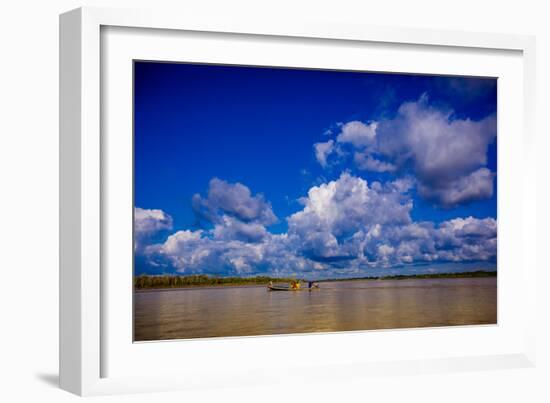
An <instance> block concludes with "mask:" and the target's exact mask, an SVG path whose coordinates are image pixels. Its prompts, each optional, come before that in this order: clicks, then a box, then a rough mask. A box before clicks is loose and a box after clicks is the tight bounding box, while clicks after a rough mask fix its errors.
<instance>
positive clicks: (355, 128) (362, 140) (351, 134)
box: [336, 120, 378, 148]
mask: <svg viewBox="0 0 550 403" xmlns="http://www.w3.org/2000/svg"><path fill="white" fill-rule="evenodd" d="M377 126H378V123H377V122H371V123H368V124H365V123H363V122H359V121H356V120H354V121H351V122H348V123H346V124H345V125H343V126H342V129H341V132H340V134H339V135H338V137H337V138H336V140H337V141H338V142H339V143H350V144H353V145H354V146H355V147H356V148H362V147H368V146H370V145H372V144H374V141H375V140H376V127H377Z"/></svg>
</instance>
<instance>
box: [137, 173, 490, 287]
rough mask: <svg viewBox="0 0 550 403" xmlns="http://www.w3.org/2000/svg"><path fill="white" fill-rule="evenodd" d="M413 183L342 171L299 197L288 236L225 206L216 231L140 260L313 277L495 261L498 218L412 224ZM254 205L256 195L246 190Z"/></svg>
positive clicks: (175, 237) (199, 269) (184, 237)
mask: <svg viewBox="0 0 550 403" xmlns="http://www.w3.org/2000/svg"><path fill="white" fill-rule="evenodd" d="M413 184H414V181H413V180H411V179H410V178H401V179H398V180H395V181H393V182H387V183H385V184H381V183H379V182H372V183H371V184H369V183H367V181H366V180H364V179H362V178H359V177H356V176H353V175H351V174H350V173H347V172H344V173H343V174H342V175H341V176H340V177H339V178H338V179H337V180H334V181H331V182H328V183H325V184H321V185H319V186H314V187H312V188H311V189H310V190H309V192H308V194H307V196H306V197H304V198H302V199H301V202H302V204H303V208H302V210H300V211H298V212H296V213H294V214H292V215H291V216H289V217H288V218H287V221H288V232H287V233H284V234H272V233H269V232H268V231H267V230H266V228H265V226H264V225H263V224H261V221H262V218H261V217H264V216H265V214H261V213H258V212H256V213H255V214H248V215H247V216H246V217H247V218H248V219H249V221H243V220H241V219H239V218H237V214H236V213H235V211H236V210H237V209H234V208H232V209H230V208H229V205H226V204H224V208H223V209H222V208H221V207H218V209H220V210H222V211H223V212H219V213H218V214H219V217H217V218H216V219H215V224H214V225H213V227H212V228H211V229H208V230H196V231H191V230H184V231H177V232H175V233H174V234H172V235H170V236H169V237H168V238H167V239H166V241H164V242H162V243H159V244H154V245H150V246H148V247H147V248H145V249H144V251H143V255H144V256H145V258H146V259H148V261H149V262H150V263H151V265H153V266H165V267H171V268H173V270H176V271H178V272H180V273H186V274H189V273H207V274H216V275H219V274H223V275H257V274H270V275H276V276H288V275H297V276H304V277H308V276H311V277H313V278H318V277H322V276H324V277H331V276H344V275H368V272H365V270H366V269H371V268H390V267H395V266H398V265H405V264H410V263H418V262H479V261H487V262H494V261H496V236H497V224H496V220H494V219H492V218H486V219H477V218H473V217H467V218H455V219H452V220H448V221H444V222H442V223H439V224H435V223H433V222H429V221H422V222H414V221H413V220H412V219H411V215H410V212H411V210H412V198H411V196H410V194H409V190H410V189H411V187H412V186H413ZM226 185H229V184H227V183H225V185H224V186H226ZM229 186H230V187H231V189H234V188H233V187H234V186H235V185H229ZM241 186H243V185H241ZM243 187H244V186H243ZM245 188H246V187H245ZM246 189H248V188H246ZM249 199H255V197H253V196H251V194H250V192H249V191H248V198H245V200H249ZM201 200H202V199H201ZM206 200H207V202H208V204H209V207H212V206H211V205H210V203H213V200H217V199H215V198H212V199H211V198H210V193H209V197H208V198H207V199H206ZM261 200H262V202H263V203H265V205H267V204H266V203H267V202H265V200H263V199H261ZM231 206H232V205H231ZM229 211H231V212H232V215H229V214H226V213H227V212H229ZM238 211H241V210H238ZM245 211H247V212H249V211H250V210H249V209H246V210H245ZM251 217H254V218H255V219H256V221H250V219H251Z"/></svg>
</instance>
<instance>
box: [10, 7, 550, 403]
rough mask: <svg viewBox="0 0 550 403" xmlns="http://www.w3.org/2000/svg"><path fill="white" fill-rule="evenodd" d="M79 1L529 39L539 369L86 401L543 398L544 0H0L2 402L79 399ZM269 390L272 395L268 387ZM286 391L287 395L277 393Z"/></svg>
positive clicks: (548, 41) (547, 51) (548, 44)
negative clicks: (71, 115)
mask: <svg viewBox="0 0 550 403" xmlns="http://www.w3.org/2000/svg"><path fill="white" fill-rule="evenodd" d="M81 5H98V6H109V7H147V8H150V7H171V8H175V9H178V12H182V13H200V14H208V13H213V14H216V15H223V16H227V18H231V15H236V14H243V13H245V14H248V15H249V16H250V18H255V17H256V16H259V15H269V16H271V18H273V19H281V20H282V19H285V18H288V16H289V15H292V16H293V18H315V19H322V20H332V21H344V22H345V21H349V22H353V23H365V24H371V25H389V26H406V27H425V28H451V29H464V30H470V31H488V32H506V33H522V34H534V35H537V40H538V43H537V48H538V55H537V56H538V60H537V65H538V79H539V81H538V84H539V85H538V94H537V105H538V150H539V167H540V169H539V199H538V203H539V204H538V205H539V211H538V217H539V221H540V227H539V231H538V240H537V241H538V243H539V259H540V263H539V266H540V269H541V271H542V272H541V274H540V278H539V284H540V292H539V302H540V304H539V305H540V307H539V313H538V314H539V317H540V320H541V323H540V329H539V338H538V339H539V343H538V357H539V364H538V366H537V368H535V369H527V370H501V371H486V372H478V373H459V374H451V375H449V374H446V375H418V376H402V377H397V378H388V377H384V376H380V377H372V378H368V379H354V380H350V382H349V383H346V384H332V385H326V384H325V385H323V384H320V385H308V386H306V387H304V386H302V385H301V384H300V380H299V379H297V380H296V384H295V385H289V387H290V388H291V389H292V395H289V392H290V390H278V391H271V390H269V389H268V388H263V387H262V388H256V389H227V390H213V391H208V392H192V393H190V392H186V393H183V392H180V393H163V394H156V395H134V396H125V397H121V396H113V397H100V398H93V400H98V401H116V402H119V401H124V402H156V401H170V402H171V401H174V402H176V401H177V402H181V401H184V400H185V401H187V402H195V401H196V402H202V401H207V402H217V401H220V400H224V401H226V402H232V401H239V402H256V401H260V400H261V401H267V402H275V401H279V400H280V398H281V397H282V398H284V399H287V400H290V401H300V400H315V401H316V402H344V401H345V402H348V401H372V402H385V401H411V400H412V401H416V400H418V401H423V402H424V401H428V402H431V401H434V402H436V401H437V402H441V401H443V402H446V403H447V402H465V401H472V402H478V401H479V402H481V401H498V402H502V401H505V402H508V401H510V402H512V401H513V402H517V401H525V402H539V401H540V402H543V401H545V402H548V401H550V390H549V388H548V384H549V381H550V349H549V348H548V344H550V327H549V324H548V322H549V318H550V314H549V312H550V310H549V308H550V304H549V297H548V295H549V294H550V293H549V292H548V286H549V285H548V284H549V282H548V280H549V276H548V274H547V273H546V272H545V271H544V270H546V267H544V266H546V263H545V261H543V260H542V258H543V257H544V251H545V250H546V248H547V246H546V243H547V242H546V240H547V239H548V237H546V238H543V237H545V236H546V234H545V232H544V231H543V228H545V224H549V223H550V221H549V215H548V213H547V211H546V209H545V208H544V206H547V205H550V200H549V196H550V192H549V191H548V190H547V184H548V183H549V181H548V176H549V175H548V174H549V173H550V169H549V166H550V164H549V162H548V161H549V160H550V158H549V157H548V155H547V154H548V152H547V149H548V146H549V144H550V140H549V139H548V136H545V135H547V134H550V130H549V128H550V127H549V126H550V125H549V124H548V120H547V114H548V112H547V111H548V110H549V108H550V105H549V102H548V99H549V98H548V95H547V94H546V91H548V90H550V85H549V83H550V79H549V75H550V28H549V27H550V24H549V19H550V18H549V17H550V11H549V10H546V9H545V2H542V1H535V0H523V1H515V2H503V1H496V0H495V1H492V0H491V1H480V0H461V1H443V0H414V1H407V0H400V1H398V0H379V1H371V2H368V1H365V0H358V1H349V0H338V1H331V2H325V3H322V2H321V0H316V1H305V0H302V1H300V0H270V1H261V0H260V1H258V0H256V1H254V0H231V1H227V0H226V1H223V0H222V1H217V0H203V1H200V0H193V1H191V0H180V1H169V0H157V1H155V2H153V1H143V0H134V1H129V0H119V1H115V0H112V1H107V0H106V1H86V0H82V1H72V0H51V1H38V0H19V1H15V0H12V1H5V2H3V3H1V5H0V19H1V22H0V45H1V46H0V54H1V58H2V59H1V62H0V111H1V112H0V192H1V193H0V194H1V196H0V217H1V219H0V252H1V254H0V257H1V260H0V268H1V269H2V275H1V276H0V307H1V308H0V313H1V315H0V399H1V400H2V401H5V402H19V401H30V402H32V401H40V402H44V401H46V402H47V401H52V402H66V401H75V400H76V399H77V398H76V397H74V396H72V395H70V394H68V393H66V392H63V391H61V390H59V389H57V387H56V383H57V356H58V346H57V337H58V330H57V329H58V315H57V309H58V308H57V304H58V297H57V295H58V271H57V264H58V242H57V237H58V228H57V221H58V14H59V13H62V12H64V11H67V10H69V9H72V8H75V7H79V6H81ZM272 392H276V393H275V394H273V393H272ZM281 395H283V396H281Z"/></svg>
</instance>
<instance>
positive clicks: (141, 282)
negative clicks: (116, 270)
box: [134, 274, 296, 289]
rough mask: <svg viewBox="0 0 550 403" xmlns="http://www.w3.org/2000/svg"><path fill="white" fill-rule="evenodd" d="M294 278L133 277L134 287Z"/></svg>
mask: <svg viewBox="0 0 550 403" xmlns="http://www.w3.org/2000/svg"><path fill="white" fill-rule="evenodd" d="M293 280H296V278H279V277H269V276H256V277H213V276H208V275H205V274H197V275H190V276H177V275H160V276H148V275H140V276H136V277H134V288H136V289H148V288H181V287H193V286H204V287H208V286H217V285H260V284H261V285H265V284H268V283H269V282H270V281H273V283H288V282H290V281H293Z"/></svg>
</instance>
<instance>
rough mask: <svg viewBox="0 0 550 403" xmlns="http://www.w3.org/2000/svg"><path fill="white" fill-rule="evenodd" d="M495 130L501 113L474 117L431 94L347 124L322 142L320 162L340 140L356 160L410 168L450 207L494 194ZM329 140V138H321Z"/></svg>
mask: <svg viewBox="0 0 550 403" xmlns="http://www.w3.org/2000/svg"><path fill="white" fill-rule="evenodd" d="M495 136H496V117H495V116H494V115H490V116H487V117H486V118H484V119H481V120H478V121H473V120H470V119H467V118H466V119H461V118H457V117H456V116H455V115H454V112H453V111H452V110H450V109H449V110H444V109H440V108H436V107H433V106H431V105H430V104H429V100H428V96H427V95H426V94H424V95H422V96H421V97H420V98H419V99H418V100H417V101H414V102H405V103H403V104H402V105H401V106H400V107H399V109H398V111H397V114H396V115H395V116H394V117H393V118H391V119H387V120H382V121H380V122H370V123H368V124H364V123H361V122H357V121H352V122H349V123H346V124H344V125H343V126H342V128H341V132H340V134H339V135H338V136H337V137H336V143H335V144H332V143H331V145H330V147H325V148H323V153H322V161H324V163H321V160H319V158H317V159H318V160H319V162H320V163H321V165H323V166H326V161H327V158H328V157H329V155H330V153H332V152H334V150H337V149H338V147H339V146H340V145H342V146H344V145H345V144H348V145H351V146H352V147H353V149H354V150H355V152H354V161H355V164H356V166H357V167H358V168H359V169H362V170H369V171H373V172H396V173H399V172H403V171H410V172H411V173H413V174H414V175H415V177H416V178H417V181H418V185H419V190H420V192H419V194H420V195H421V196H422V197H424V198H425V199H427V200H431V201H433V202H434V203H436V204H439V205H440V206H442V207H446V208H450V207H454V206H456V205H458V204H463V203H468V202H471V201H474V200H480V199H486V198H489V197H491V196H492V194H493V176H494V175H492V174H491V172H490V171H489V170H488V169H487V167H486V166H487V150H488V147H489V145H490V144H491V143H492V142H493V141H494V139H495ZM320 144H326V143H320Z"/></svg>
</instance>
